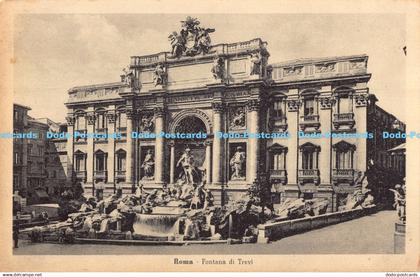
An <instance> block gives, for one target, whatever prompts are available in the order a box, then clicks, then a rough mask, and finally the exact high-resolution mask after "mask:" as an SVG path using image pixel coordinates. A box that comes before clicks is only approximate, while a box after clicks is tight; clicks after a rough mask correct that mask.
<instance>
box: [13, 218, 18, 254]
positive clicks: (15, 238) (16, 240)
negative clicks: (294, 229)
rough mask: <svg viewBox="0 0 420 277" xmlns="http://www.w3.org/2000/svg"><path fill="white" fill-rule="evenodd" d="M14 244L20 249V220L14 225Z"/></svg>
mask: <svg viewBox="0 0 420 277" xmlns="http://www.w3.org/2000/svg"><path fill="white" fill-rule="evenodd" d="M13 242H14V248H19V220H16V222H15V224H14V225H13Z"/></svg>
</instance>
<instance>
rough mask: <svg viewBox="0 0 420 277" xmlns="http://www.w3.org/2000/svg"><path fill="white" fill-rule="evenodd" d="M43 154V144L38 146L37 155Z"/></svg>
mask: <svg viewBox="0 0 420 277" xmlns="http://www.w3.org/2000/svg"><path fill="white" fill-rule="evenodd" d="M43 154H44V147H43V146H38V155H39V156H42V155H43Z"/></svg>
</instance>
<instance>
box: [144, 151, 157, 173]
mask: <svg viewBox="0 0 420 277" xmlns="http://www.w3.org/2000/svg"><path fill="white" fill-rule="evenodd" d="M141 168H143V171H144V177H143V179H146V180H152V179H153V177H154V175H155V157H154V155H153V151H152V150H151V149H149V150H147V153H146V156H145V157H144V160H143V163H142V164H141Z"/></svg>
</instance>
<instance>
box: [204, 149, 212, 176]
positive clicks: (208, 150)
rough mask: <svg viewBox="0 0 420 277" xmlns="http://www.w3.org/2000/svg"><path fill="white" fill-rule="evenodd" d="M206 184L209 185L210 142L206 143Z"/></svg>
mask: <svg viewBox="0 0 420 277" xmlns="http://www.w3.org/2000/svg"><path fill="white" fill-rule="evenodd" d="M205 145H206V165H205V166H206V184H210V183H211V141H206V142H205Z"/></svg>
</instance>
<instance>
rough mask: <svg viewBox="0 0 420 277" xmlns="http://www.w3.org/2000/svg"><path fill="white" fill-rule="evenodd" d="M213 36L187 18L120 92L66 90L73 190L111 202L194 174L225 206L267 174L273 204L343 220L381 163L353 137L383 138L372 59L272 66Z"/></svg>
mask: <svg viewBox="0 0 420 277" xmlns="http://www.w3.org/2000/svg"><path fill="white" fill-rule="evenodd" d="M213 31H214V30H213V29H204V28H201V27H200V26H199V22H198V21H196V20H195V19H192V18H189V19H187V21H185V22H184V25H183V28H182V30H181V32H180V34H177V33H176V32H174V33H173V34H172V35H171V40H172V52H161V53H158V54H155V55H149V56H133V57H131V62H130V65H129V67H128V68H127V70H125V71H124V74H123V75H121V81H120V82H115V83H107V84H99V85H90V86H79V87H74V88H71V89H70V90H69V91H68V94H69V98H68V101H67V103H66V106H67V109H68V117H67V122H68V132H69V133H70V135H71V137H70V138H69V139H68V140H67V154H68V163H67V170H68V174H67V176H68V178H69V180H68V181H70V182H72V183H81V184H82V185H83V187H84V189H85V192H86V193H90V194H93V195H96V196H98V197H103V196H104V195H107V194H111V193H123V194H125V193H131V192H134V191H135V189H136V187H137V186H138V185H143V187H144V188H145V189H160V188H162V187H163V186H165V185H168V184H174V183H177V182H179V180H180V178H181V176H182V175H183V173H185V172H187V171H188V166H189V165H190V166H192V167H193V168H195V169H196V170H200V171H201V172H203V173H204V174H203V180H202V181H203V183H205V186H206V188H209V189H210V190H211V191H212V192H213V194H214V195H215V199H216V203H217V204H224V203H226V202H227V201H229V200H232V199H234V198H235V197H236V196H238V195H239V194H240V193H243V192H245V191H246V190H247V188H248V187H249V185H250V184H251V183H252V182H254V181H255V180H256V178H257V177H258V176H259V174H260V173H267V176H269V180H270V184H271V186H272V188H271V191H272V193H273V199H276V201H278V202H280V201H284V199H286V198H298V197H303V198H306V199H310V198H327V199H329V200H330V203H331V205H330V208H329V209H330V210H336V209H337V208H338V207H339V206H340V205H342V202H343V201H344V199H345V198H346V197H347V195H348V194H349V193H353V192H354V191H355V190H356V189H358V188H360V187H361V186H362V183H363V182H366V180H365V178H364V176H365V174H366V171H367V170H368V164H369V162H370V161H371V162H373V161H376V160H377V159H378V157H379V156H378V155H377V153H376V152H377V150H379V149H378V148H377V143H376V139H366V137H361V138H360V137H359V138H357V137H356V136H357V135H360V134H367V133H375V134H376V133H380V132H379V131H380V130H379V129H378V128H385V125H383V124H382V125H381V124H375V123H374V121H373V120H369V118H371V117H372V118H373V117H375V110H376V108H377V106H376V104H375V103H376V101H377V99H376V98H375V96H374V95H373V94H371V93H370V92H369V89H368V81H369V79H370V77H371V74H369V73H367V62H368V57H367V56H366V55H355V56H346V57H334V58H320V59H301V60H295V61H289V62H283V63H277V64H269V63H268V58H269V56H270V55H269V52H268V49H267V43H266V42H264V41H262V40H261V39H259V38H258V39H253V40H250V41H245V42H238V43H233V44H218V45H211V44H210V33H211V32H213ZM387 115H388V117H389V118H391V119H389V118H387V120H388V121H390V122H389V124H393V126H394V125H395V122H396V121H395V120H396V119H393V118H394V117H393V116H392V115H390V114H387ZM398 123H400V122H398ZM389 124H388V125H389ZM378 126H379V127H378ZM398 126H402V124H399V125H398ZM386 128H388V127H386ZM395 128H397V129H398V128H399V127H395ZM133 132H135V134H136V136H132V134H133ZM263 132H264V133H266V134H268V137H267V138H257V137H254V136H252V134H257V133H259V134H261V133H263ZM298 132H300V134H301V136H298V135H297V134H298ZM163 133H166V134H168V135H167V136H162V135H159V134H163ZM177 133H181V134H182V133H184V134H190V133H199V134H205V135H204V136H201V137H200V136H199V137H198V138H173V137H171V136H170V134H177ZM228 133H230V135H229V136H227V135H226V134H228ZM246 133H248V134H249V137H247V136H246V135H245V134H246ZM328 133H330V134H333V135H332V136H329V137H324V138H313V137H310V135H311V134H318V135H320V134H328ZM89 134H95V135H97V137H96V138H93V137H91V136H90V135H89ZM101 134H102V135H104V136H101ZM105 134H107V136H105ZM147 134H149V135H147ZM150 134H156V136H153V135H150ZM221 134H225V136H224V137H220V135H221ZM303 134H305V136H302V135H303ZM392 147H393V146H391V145H390V148H392ZM382 150H384V149H382ZM184 181H185V179H184ZM362 181H363V182H362Z"/></svg>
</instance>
